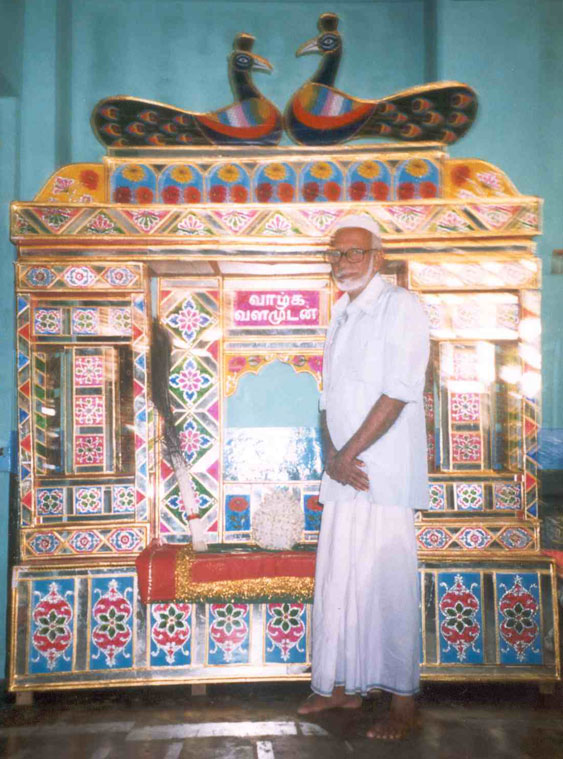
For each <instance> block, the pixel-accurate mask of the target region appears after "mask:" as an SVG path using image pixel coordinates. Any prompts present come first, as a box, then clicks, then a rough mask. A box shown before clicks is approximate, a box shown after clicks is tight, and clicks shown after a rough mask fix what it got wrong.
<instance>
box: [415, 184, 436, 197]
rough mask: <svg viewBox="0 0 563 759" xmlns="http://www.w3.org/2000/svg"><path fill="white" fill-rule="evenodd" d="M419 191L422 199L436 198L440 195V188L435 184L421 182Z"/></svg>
mask: <svg viewBox="0 0 563 759" xmlns="http://www.w3.org/2000/svg"><path fill="white" fill-rule="evenodd" d="M419 189H420V197H421V198H435V197H436V195H437V193H438V188H437V187H436V185H435V184H434V182H421V183H420V188H419Z"/></svg>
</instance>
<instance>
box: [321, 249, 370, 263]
mask: <svg viewBox="0 0 563 759" xmlns="http://www.w3.org/2000/svg"><path fill="white" fill-rule="evenodd" d="M375 250H377V248H368V249H367V250H364V249H363V248H348V250H325V252H324V254H323V256H324V260H325V261H327V262H328V263H329V264H333V265H335V264H337V263H338V262H339V261H340V260H341V259H343V258H345V259H346V260H347V261H349V262H350V263H351V264H358V263H360V261H363V260H364V258H365V256H366V255H367V254H368V253H373V252H374V251H375Z"/></svg>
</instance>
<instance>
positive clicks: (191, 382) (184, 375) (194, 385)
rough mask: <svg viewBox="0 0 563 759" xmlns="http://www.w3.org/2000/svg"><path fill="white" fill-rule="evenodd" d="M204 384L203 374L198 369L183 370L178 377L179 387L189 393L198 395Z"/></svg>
mask: <svg viewBox="0 0 563 759" xmlns="http://www.w3.org/2000/svg"><path fill="white" fill-rule="evenodd" d="M201 384H202V378H201V373H200V372H199V371H198V370H197V369H189V368H188V369H183V370H182V371H181V372H180V374H179V377H178V387H179V388H180V389H181V390H185V391H186V392H188V393H197V391H198V390H199V389H200V387H201Z"/></svg>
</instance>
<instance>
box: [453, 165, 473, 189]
mask: <svg viewBox="0 0 563 759" xmlns="http://www.w3.org/2000/svg"><path fill="white" fill-rule="evenodd" d="M470 176H471V169H470V168H469V166H467V165H466V164H465V163H462V164H460V165H459V166H454V168H453V169H452V173H451V177H452V182H453V183H454V184H457V185H462V184H464V183H465V182H467V180H468V179H469V177H470Z"/></svg>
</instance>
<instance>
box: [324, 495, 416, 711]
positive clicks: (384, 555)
mask: <svg viewBox="0 0 563 759" xmlns="http://www.w3.org/2000/svg"><path fill="white" fill-rule="evenodd" d="M418 587H419V585H418V575H417V559H416V539H415V528H414V511H413V510H412V509H404V508H397V507H394V506H379V505H376V504H373V503H370V502H369V500H368V497H367V495H366V494H365V493H359V492H358V493H357V495H356V497H355V498H354V500H353V501H352V502H350V501H348V502H339V503H335V502H328V503H326V504H325V506H324V510H323V517H322V524H321V532H320V536H319V545H318V549H317V565H316V577H315V598H314V605H313V677H312V682H311V686H312V689H313V691H314V692H315V693H318V694H320V695H322V696H329V695H330V694H331V692H332V690H333V688H334V687H335V686H341V685H343V686H344V687H345V691H346V693H361V694H362V695H365V694H366V693H368V692H369V691H370V690H373V689H376V688H381V689H383V690H386V691H390V692H391V693H398V694H400V695H410V694H412V693H416V691H417V690H418V682H419V619H420V615H419V591H418Z"/></svg>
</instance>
